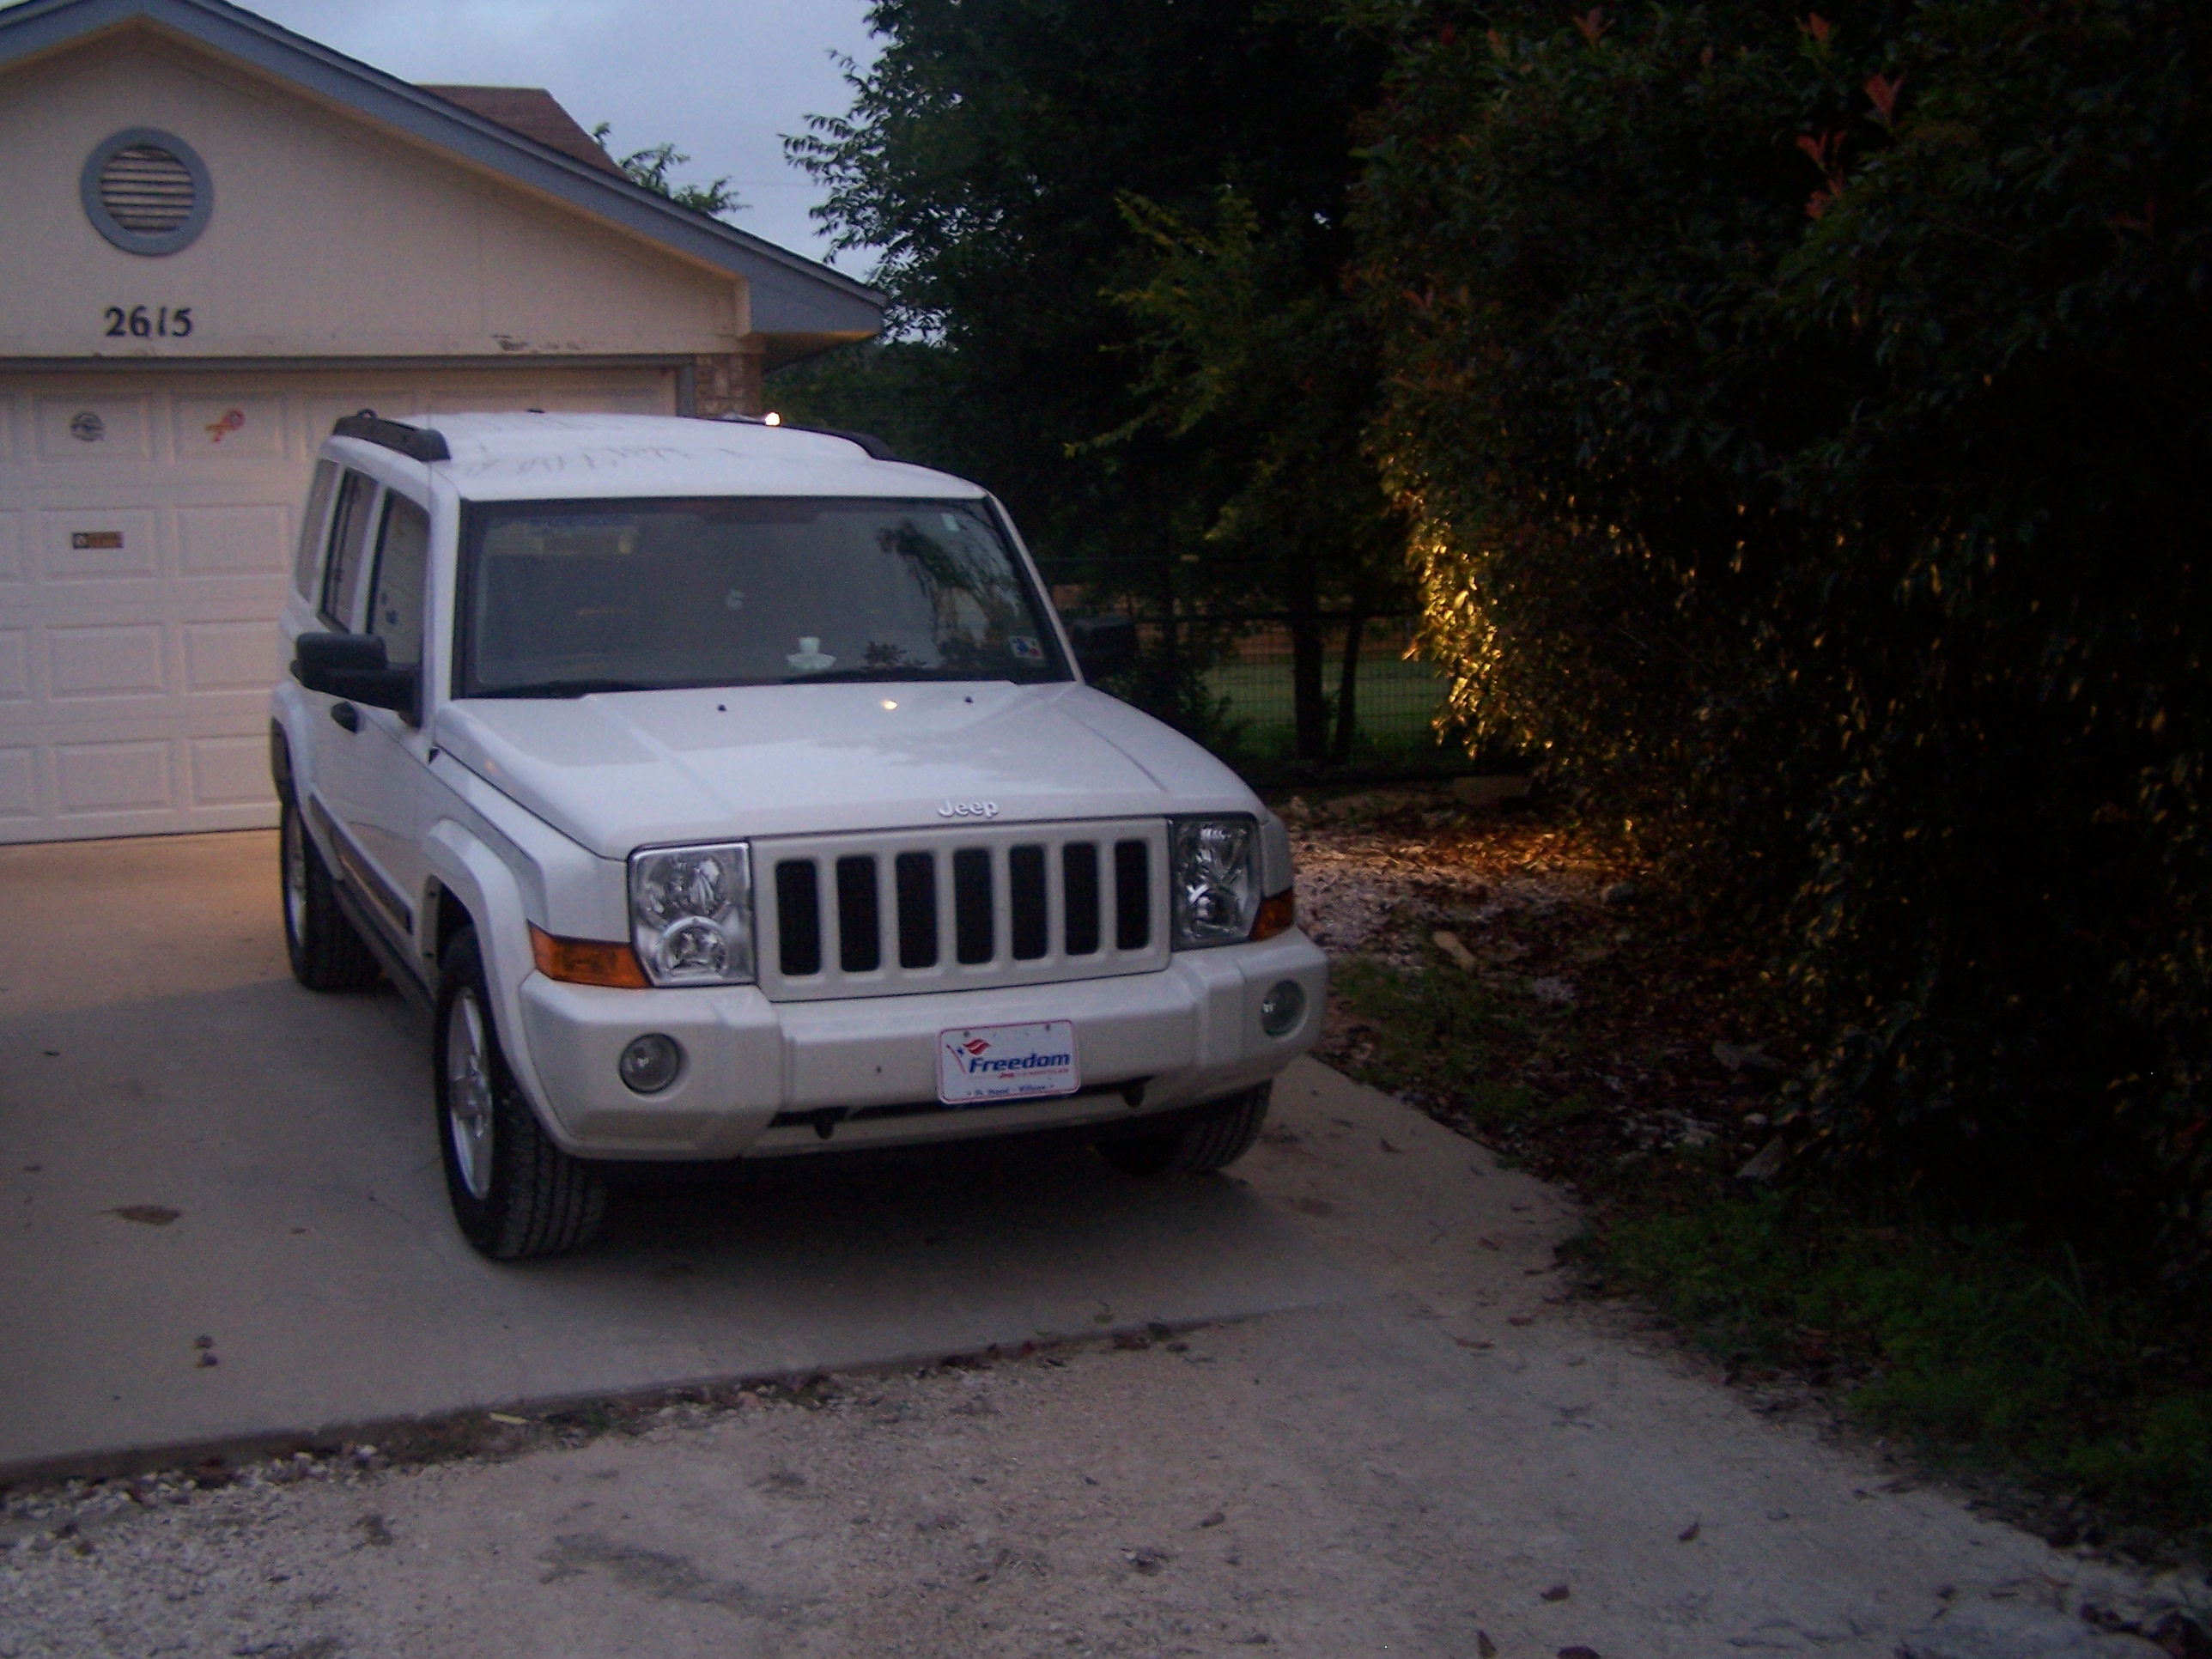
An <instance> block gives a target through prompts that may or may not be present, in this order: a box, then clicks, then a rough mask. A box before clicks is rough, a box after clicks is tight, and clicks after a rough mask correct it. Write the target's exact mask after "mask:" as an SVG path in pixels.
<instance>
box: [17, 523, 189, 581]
mask: <svg viewBox="0 0 2212 1659" xmlns="http://www.w3.org/2000/svg"><path fill="white" fill-rule="evenodd" d="M39 529H40V536H39V540H40V543H41V544H42V545H41V554H42V556H41V557H40V561H39V569H40V574H41V575H43V576H44V577H45V578H46V580H48V581H50V582H92V581H112V580H117V579H118V578H130V577H137V576H153V575H158V574H161V543H160V538H158V537H157V536H156V535H155V529H154V513H153V509H151V508H150V507H89V508H87V507H80V508H77V509H76V510H75V511H73V512H72V511H68V510H64V511H61V512H57V513H40V514H39Z"/></svg>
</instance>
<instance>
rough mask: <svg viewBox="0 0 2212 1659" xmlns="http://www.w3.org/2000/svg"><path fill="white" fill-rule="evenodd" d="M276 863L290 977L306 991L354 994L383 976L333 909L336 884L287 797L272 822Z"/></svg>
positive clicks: (294, 804) (338, 911) (297, 806)
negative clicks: (275, 846) (276, 849)
mask: <svg viewBox="0 0 2212 1659" xmlns="http://www.w3.org/2000/svg"><path fill="white" fill-rule="evenodd" d="M276 840H277V848H278V853H277V857H278V862H279V867H280V872H281V874H282V876H283V899H284V954H285V955H286V956H288V957H290V958H291V959H292V977H293V978H294V979H296V980H298V981H300V983H301V984H302V985H304V986H306V987H307V988H308V989H309V990H310V991H360V990H365V989H367V988H368V987H369V986H372V985H374V984H375V983H376V981H378V980H379V979H380V978H381V977H382V976H383V969H380V967H379V966H378V965H377V961H376V957H374V955H372V954H371V953H370V951H369V948H368V945H365V944H363V943H362V937H361V935H360V934H359V933H356V932H355V931H354V926H353V923H351V922H350V921H347V920H346V914H345V912H344V911H343V910H342V909H340V908H338V894H337V883H336V882H334V881H332V880H331V870H330V866H328V865H326V864H325V863H324V862H323V855H322V853H321V852H320V850H319V849H318V848H317V847H316V846H315V838H314V837H313V836H310V835H309V834H308V833H307V824H306V823H305V822H304V821H303V820H302V819H301V816H300V803H299V801H298V800H297V799H287V800H286V801H285V802H284V805H283V811H282V813H281V815H280V816H279V817H278V819H277V827H276Z"/></svg>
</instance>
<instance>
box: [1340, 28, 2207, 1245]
mask: <svg viewBox="0 0 2212 1659" xmlns="http://www.w3.org/2000/svg"><path fill="white" fill-rule="evenodd" d="M1834 11H1835V15H1834V16H1833V17H1832V18H1831V17H1826V16H1821V15H1810V14H1804V13H1798V12H1796V10H1795V9H1794V8H1792V7H1788V6H1781V5H1771V4H1765V5H1763V4H1756V3H1732V4H1714V5H1711V6H1704V7H1698V6H1686V5H1677V4H1660V5H1655V6H1651V7H1648V8H1645V9H1640V10H1638V11H1637V12H1635V13H1633V14H1631V15H1624V16H1622V17H1620V18H1617V19H1614V18H1607V16H1605V15H1603V14H1602V13H1599V12H1592V13H1589V15H1586V16H1584V17H1583V18H1582V19H1580V20H1578V21H1575V22H1574V23H1573V25H1572V26H1571V27H1561V26H1559V21H1558V20H1559V13H1557V12H1554V11H1552V10H1551V9H1548V8H1545V9H1541V10H1533V9H1521V8H1514V7H1503V8H1495V9H1491V10H1489V11H1486V12H1474V13H1468V12H1458V13H1456V14H1455V15H1453V16H1452V17H1450V18H1449V20H1447V19H1446V18H1445V17H1444V16H1443V15H1440V14H1431V13H1430V12H1427V11H1426V10H1421V11H1419V12H1414V11H1396V10H1393V11H1390V12H1389V17H1390V19H1391V20H1392V21H1394V22H1395V27H1397V28H1398V29H1399V31H1400V34H1399V44H1398V53H1397V70H1396V75H1395V79H1394V81H1393V82H1392V84H1391V90H1390V94H1389V99H1388V100H1387V101H1386V103H1385V105H1384V106H1383V108H1382V109H1381V111H1380V112H1378V114H1377V115H1376V119H1375V123H1374V128H1373V131H1372V133H1371V149H1370V160H1369V168H1368V173H1367V179H1366V184H1365V188H1364V198H1363V201H1362V203H1361V204H1360V207H1359V209H1358V229H1359V231H1360V233H1361V234H1362V236H1363V238H1364V243H1363V246H1364V250H1365V252H1364V263H1363V265H1362V267H1361V270H1360V271H1359V280H1360V284H1361V294H1362V296H1363V301H1364V306H1365V307H1366V314H1367V316H1368V317H1369V319H1370V322H1371V323H1372V325H1373V326H1374V327H1375V328H1376V331H1378V333H1379V334H1380V335H1381V337H1382V339H1383V350H1384V354H1385V362H1386V369H1387V373H1388V374H1389V392H1388V398H1389V406H1388V410H1387V413H1386V416H1385V418H1384V421H1383V425H1382V427H1381V428H1380V429H1379V431H1378V434H1377V445H1378V448H1379V450H1380V452H1381V453H1382V454H1383V459H1384V461H1385V464H1386V466H1387V467H1388V469H1389V472H1390V474H1391V476H1392V478H1393V480H1394V481H1395V484H1396V485H1397V487H1398V489H1400V491H1401V494H1402V495H1403V497H1404V498H1405V501H1406V502H1407V506H1408V507H1409V509H1410V510H1411V511H1412V513H1413V514H1414V516H1415V519H1416V521H1417V523H1418V524H1419V526H1420V528H1419V534H1418V548H1419V554H1420V556H1421V559H1422V563H1423V569H1424V575H1425V593H1426V603H1427V607H1428V613H1429V628H1430V635H1431V644H1432V647H1434V648H1435V649H1436V650H1437V652H1438V653H1440V654H1441V655H1442V656H1443V658H1444V659H1446V660H1449V661H1453V662H1455V663H1456V664H1458V665H1459V667H1458V671H1457V679H1456V684H1455V699H1456V702H1457V703H1458V705H1459V707H1460V708H1461V709H1462V712H1463V713H1464V714H1465V715H1466V716H1467V717H1468V719H1469V720H1471V721H1473V722H1474V724H1475V726H1477V727H1478V729H1480V730H1486V731H1489V732H1502V733H1506V734H1510V735H1511V736H1514V737H1517V738H1520V739H1522V741H1524V742H1526V743H1528V744H1529V745H1530V746H1532V747H1533V748H1534V749H1537V750H1541V752H1543V753H1545V754H1546V755H1547V756H1548V757H1551V759H1552V760H1553V763H1554V767H1555V770H1556V772H1557V774H1558V775H1559V779H1560V781H1562V783H1563V784H1565V786H1567V787H1571V788H1574V789H1577V790H1579V791H1581V792H1583V799H1584V800H1585V801H1586V802H1587V804H1588V805H1589V807H1590V809H1591V810H1592V811H1594V812H1603V813H1606V814H1608V815H1611V816H1613V817H1616V818H1617V819H1618V820H1619V821H1620V822H1622V823H1625V824H1626V825H1628V826H1629V827H1630V831H1631V833H1632V834H1634V835H1637V836H1650V837H1651V838H1652V844H1653V845H1654V847H1655V848H1656V849H1657V850H1660V851H1662V852H1666V853H1668V854H1673V855H1674V856H1676V857H1678V858H1679V859H1680V863H1681V868H1682V869H1683V871H1684V873H1685V875H1686V877H1687V878H1690V879H1691V880H1692V881H1694V882H1696V883H1701V884H1703V886H1704V888H1705V890H1706V891H1707V892H1709V893H1711V894H1712V895H1714V896H1715V898H1716V902H1718V903H1719V904H1721V905H1723V906H1724V907H1727V908H1731V909H1734V910H1735V911H1737V912H1739V913H1741V914H1742V915H1745V916H1746V917H1747V918H1748V919H1751V920H1753V921H1763V922H1764V923H1765V924H1766V925H1768V926H1769V927H1771V929H1772V930H1773V932H1774V933H1775V936H1776V938H1777V939H1778V940H1786V942H1787V945H1786V949H1784V950H1783V951H1779V952H1778V954H1780V955H1784V956H1786V957H1790V960H1791V963H1792V966H1791V972H1792V975H1793V980H1794V983H1795V984H1796V987H1798V989H1799V991H1800V992H1801V993H1802V996H1803V997H1804V999H1805V1000H1806V1006H1807V1012H1808V1018H1809V1019H1810V1021H1811V1022H1812V1024H1813V1025H1814V1028H1815V1029H1817V1030H1820V1031H1822V1032H1824V1033H1826V1048H1825V1051H1824V1054H1823V1055H1822V1058H1821V1060H1820V1063H1819V1065H1818V1066H1817V1067H1816V1068H1815V1069H1814V1074H1813V1075H1812V1076H1811V1077H1809V1078H1808V1082H1807V1086H1806V1096H1805V1097H1806V1100H1807V1102H1808V1104H1809V1106H1810V1107H1811V1108H1812V1110H1813V1116H1812V1119H1811V1122H1812V1123H1813V1125H1814V1133H1816V1135H1817V1136H1818V1137H1819V1138H1820V1139H1823V1140H1824V1141H1825V1142H1826V1144H1827V1146H1829V1147H1830V1148H1831V1149H1832V1151H1833V1152H1836V1153H1837V1154H1838V1155H1839V1156H1841V1157H1844V1158H1850V1159H1873V1160H1881V1161H1886V1162H1887V1163H1889V1164H1894V1165H1898V1166H1901V1167H1905V1168H1909V1169H1911V1170H1917V1171H1926V1172H1929V1173H1931V1174H1933V1175H1936V1176H1941V1177H1943V1178H1946V1179H1948V1180H1950V1181H1952V1182H1954V1183H1955V1184H1957V1185H1959V1186H1960V1187H1961V1188H1973V1189H1978V1190H1980V1191H1982V1192H1984V1193H1990V1192H1999V1193H2002V1194H2007V1195H2008V1196H2009V1197H2012V1198H2014V1199H2016V1200H2021V1201H2023V1202H2027V1203H2031V1204H2043V1205H2053V1204H2063V1205H2069V1206H2073V1205H2076V1204H2078V1203H2080V1202H2081V1200H2085V1199H2088V1198H2098V1199H2102V1200H2112V1201H2115V1202H2117V1203H2118V1204H2119V1205H2120V1206H2123V1207H2124V1208H2126V1209H2132V1210H2133V1211H2135V1212H2138V1213H2142V1212H2150V1211H2153V1210H2155V1211H2156V1212H2158V1213H2159V1214H2160V1216H2161V1217H2162V1218H2163V1219H2164V1220H2165V1222H2166V1224H2167V1225H2168V1231H2167V1234H2166V1237H2167V1239H2168V1241H2169V1243H2170V1244H2172V1245H2173V1246H2174V1247H2176V1249H2177V1251H2178V1254H2177V1255H2176V1257H2175V1258H2174V1259H2175V1260H2177V1261H2182V1260H2186V1259H2188V1257H2189V1256H2190V1255H2191V1252H2192V1251H2196V1252H2201V1251H2202V1249H2203V1248H2204V1246H2205V1244H2206V1243H2207V1242H2208V1237H2212V1236H2208V1233H2207V1231H2206V1229H2207V1209H2206V1193H2207V1188H2208V1185H2212V1115H2208V1108H2207V1094H2206V1069H2205V1068H2206V1066H2207V1062H2208V1031H2212V1020H2209V1019H2208V1017H2212V996H2208V975H2207V969H2208V961H2207V954H2206V948H2207V938H2206V933H2205V902H2206V898H2207V894H2208V888H2212V869H2208V862H2207V855H2206V847H2205V838H2204V812H2203V803H2202V800H2201V798H2200V797H2201V792H2202V790H2203V752H2204V745H2205V741H2206V735H2207V729H2208V725H2209V724H2212V696H2208V682H2207V678H2206V675H2205V671H2204V664H2203V649H2204V645H2205V641H2206V638H2207V628H2206V624H2207V622H2208V617H2207V611H2206V603H2205V597H2204V587H2203V577H2202V574H2200V572H2199V570H2198V568H2197V567H2198V566H2199V564H2201V563H2202V562H2203V560H2204V557H2205V551H2206V533H2207V531H2206V527H2207V525H2208V523H2212V511H2209V509H2212V453H2208V440H2212V428H2208V424H2207V415H2208V410H2209V408H2212V397H2208V389H2212V387H2209V386H2208V367H2212V316H2208V313H2207V306H2208V303H2212V295H2209V294H2208V291H2207V289H2208V277H2212V261H2208V250H2212V240H2209V239H2208V218H2209V217H2212V216H2209V215H2208V209H2212V126H2208V110H2207V106H2206V102H2205V94H2204V88H2205V85H2206V75H2207V70H2208V67H2212V54H2208V47H2212V9H2204V8H2196V7H2187V6H2182V5H2179V4H2174V3H2157V0H1928V3H1924V4H1919V5H1906V4H1903V3H1894V4H1885V3H1875V4H1864V5H1859V4H1850V5H1841V6H1838V7H1836V8H1834ZM2192 1241H2193V1243H2192Z"/></svg>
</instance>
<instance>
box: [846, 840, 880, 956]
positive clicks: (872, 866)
mask: <svg viewBox="0 0 2212 1659" xmlns="http://www.w3.org/2000/svg"><path fill="white" fill-rule="evenodd" d="M877 910H878V907H877V904H876V861H875V860H873V859H872V858H870V857H868V856H867V855H866V854H865V853H863V854H857V855H852V854H848V856H846V857H844V858H842V859H839V860H837V965H838V966H839V967H840V968H842V969H844V970H845V971H846V972H847V973H848V974H872V973H873V972H875V970H876V968H877V966H878V964H879V963H881V962H882V961H883V959H884V938H883V923H882V921H880V919H879V918H878V915H877Z"/></svg>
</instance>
